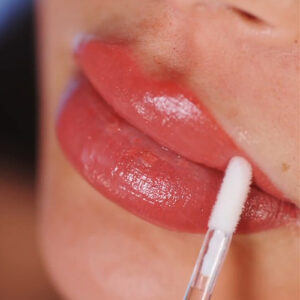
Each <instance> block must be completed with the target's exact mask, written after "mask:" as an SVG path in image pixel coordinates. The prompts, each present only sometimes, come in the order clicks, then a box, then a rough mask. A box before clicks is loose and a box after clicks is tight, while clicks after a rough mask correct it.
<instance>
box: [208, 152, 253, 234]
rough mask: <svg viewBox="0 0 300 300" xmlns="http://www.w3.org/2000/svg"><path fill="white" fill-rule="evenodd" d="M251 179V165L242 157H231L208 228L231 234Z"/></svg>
mask: <svg viewBox="0 0 300 300" xmlns="http://www.w3.org/2000/svg"><path fill="white" fill-rule="evenodd" d="M251 178H252V168H251V165H250V164H249V163H248V162H247V161H246V160H245V159H244V158H242V157H238V156H236V157H233V158H232V159H231V160H230V162H229V164H228V167H227V169H226V173H225V176H224V178H223V182H222V185H221V188H220V191H219V193H218V196H217V201H216V203H215V205H214V207H213V210H212V214H211V216H210V219H209V222H208V227H209V228H210V229H215V230H221V231H223V232H225V233H228V234H232V233H233V232H234V231H235V229H236V226H237V224H238V222H239V219H240V216H241V213H242V211H243V208H244V204H245V201H246V199H247V196H248V193H249V189H250V184H251Z"/></svg>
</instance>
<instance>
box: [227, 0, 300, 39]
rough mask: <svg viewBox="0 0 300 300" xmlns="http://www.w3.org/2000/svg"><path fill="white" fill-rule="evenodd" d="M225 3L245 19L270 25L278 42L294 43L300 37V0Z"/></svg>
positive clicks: (244, 0) (245, 0) (231, 1)
mask: <svg viewBox="0 0 300 300" xmlns="http://www.w3.org/2000/svg"><path fill="white" fill-rule="evenodd" d="M223 3H224V4H226V5H227V6H228V7H231V8H232V9H233V10H235V12H236V13H238V14H240V15H241V16H242V17H245V21H246V20H247V18H248V21H250V20H252V21H255V22H261V23H264V24H265V25H267V26H269V27H270V31H272V34H273V37H274V39H276V40H277V41H278V42H281V43H289V42H292V43H293V42H295V41H296V40H298V38H299V12H300V10H299V9H300V6H299V1H298V0H280V1H274V0H224V2H223Z"/></svg>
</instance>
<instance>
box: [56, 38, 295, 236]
mask: <svg viewBox="0 0 300 300" xmlns="http://www.w3.org/2000/svg"><path fill="white" fill-rule="evenodd" d="M76 60H77V63H78V65H79V66H80V68H81V70H82V72H83V74H84V76H85V77H86V78H87V79H88V80H87V79H85V78H81V79H80V80H79V81H78V83H77V85H76V87H75V88H74V89H73V90H72V92H71V93H69V96H68V99H67V101H66V102H65V103H64V105H63V108H62V110H61V112H60V115H59V117H58V121H57V134H58V138H59V141H60V143H61V145H62V148H63V150H64V151H65V153H66V155H67V157H68V158H69V159H70V161H71V162H72V163H73V164H74V166H75V167H76V168H77V169H78V171H79V172H80V173H81V174H82V175H83V177H84V178H85V179H86V180H88V181H89V182H90V183H91V184H92V185H93V186H94V187H95V188H96V189H97V190H98V191H100V192H101V193H102V194H103V195H105V196H106V197H107V198H109V199H111V200H112V201H114V202H116V203H117V204H119V205H120V206H122V207H124V208H125V209H127V210H128V211H130V212H132V213H134V214H135V215H137V216H139V217H142V218H143V219H145V220H147V221H150V222H151V223H154V224H157V225H160V226H163V227H167V228H169V229H173V230H179V231H188V232H204V231H205V230H206V228H207V222H208V218H209V215H210V212H211V208H212V205H213V204H214V201H215V198H216V194H217V191H218V189H219V186H220V183H221V180H222V176H223V171H224V169H225V167H226V165H227V163H228V161H229V159H230V158H231V157H232V156H235V155H240V156H244V157H246V158H247V159H248V160H249V161H250V162H251V163H252V164H253V171H254V183H255V184H254V185H253V186H252V188H251V192H250V194H249V198H248V200H247V203H246V207H245V209H244V212H243V215H242V219H241V222H240V224H239V226H238V231H239V232H243V233H250V232H257V231H261V230H267V229H270V228H274V227H277V226H280V225H284V224H287V223H289V222H291V221H292V220H295V219H297V217H298V214H299V211H298V208H297V207H296V206H295V205H294V204H292V203H290V202H288V201H286V199H284V197H283V195H282V194H281V193H280V191H278V190H277V189H276V188H275V187H274V186H273V185H272V184H271V182H270V181H269V180H268V178H267V177H266V176H265V175H264V174H263V173H262V172H261V171H260V170H259V168H258V167H257V166H255V164H254V163H253V161H252V160H251V159H250V158H249V157H247V155H245V153H244V152H243V151H241V150H240V149H238V147H237V146H236V145H235V144H234V143H233V141H232V140H231V139H230V138H229V137H228V136H227V135H226V134H225V132H224V131H223V130H222V128H221V127H220V126H219V125H218V124H217V122H216V121H215V120H214V119H213V117H212V116H211V115H210V113H209V111H207V109H206V108H205V107H204V106H203V104H202V103H201V102H200V101H199V100H198V99H197V98H196V97H195V96H194V95H193V94H192V93H191V92H190V91H188V90H187V89H185V88H184V87H181V86H179V85H177V84H176V83H173V82H169V81H158V80H155V79H154V78H150V77H149V76H147V74H145V73H144V72H143V71H142V69H141V68H140V67H139V65H138V64H137V63H136V60H135V59H134V56H133V55H132V53H131V52H130V51H129V49H128V47H127V46H124V45H117V44H109V43H103V42H101V41H98V40H93V39H90V40H88V41H85V42H83V43H82V44H81V45H80V47H78V49H77V51H76ZM100 95H101V96H100ZM104 100H105V101H104Z"/></svg>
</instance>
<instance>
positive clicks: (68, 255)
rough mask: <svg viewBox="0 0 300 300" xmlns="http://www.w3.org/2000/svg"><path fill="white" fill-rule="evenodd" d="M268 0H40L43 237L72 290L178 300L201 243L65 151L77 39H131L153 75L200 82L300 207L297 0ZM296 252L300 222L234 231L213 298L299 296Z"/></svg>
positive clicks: (62, 285) (72, 293)
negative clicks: (100, 181) (65, 99)
mask: <svg viewBox="0 0 300 300" xmlns="http://www.w3.org/2000/svg"><path fill="white" fill-rule="evenodd" d="M270 2H271V1H270V0H260V1H250V0H230V1H229V0H228V1H225V0H224V1H218V2H217V1H198V2H194V1H191V0H188V1H182V0H181V1H180V0H168V1H154V0H143V1H140V0H114V1H111V0H87V1H84V2H83V1H80V0H72V1H71V0H64V1H61V0H51V1H50V0H48V1H43V2H40V5H39V14H38V21H39V23H38V24H39V37H40V47H39V50H40V51H39V53H40V62H41V81H40V82H41V86H42V89H41V94H42V103H41V121H42V123H41V131H40V132H41V134H40V144H41V150H40V154H41V155H40V177H39V178H40V184H39V198H40V239H41V246H42V249H43V253H44V257H45V260H46V263H47V266H48V270H49V272H50V273H51V275H52V278H53V280H54V282H55V284H56V286H57V287H58V289H59V290H60V291H61V293H62V295H64V296H65V297H66V298H67V299H72V300H77V299H78V300H79V299H81V300H82V299H87V300H94V299H99V297H100V298H101V299H111V300H116V299H122V300H123V299H158V300H163V299H182V296H183V293H184V290H185V287H186V284H187V283H188V280H189V276H190V274H191V271H192V269H193V265H194V262H195V258H196V256H197V254H198V251H199V248H200V245H201V242H202V237H201V236H199V235H192V234H184V233H177V232H171V231H167V230H165V229H162V228H158V227H156V226H153V225H151V224H148V223H146V222H144V221H142V220H140V219H138V218H136V217H135V216H132V215H130V214H129V213H127V212H126V211H124V210H123V209H121V208H119V207H117V206H116V205H114V204H112V203H110V202H109V201H107V200H106V199H104V197H103V196H101V195H99V193H97V192H96V191H95V190H94V189H93V188H92V187H90V186H89V185H88V184H87V183H86V182H85V181H84V180H83V179H82V178H81V177H80V176H79V175H78V174H77V172H76V171H75V170H74V169H73V167H72V166H71V165H70V164H69V163H68V161H67V160H66V159H65V157H64V156H63V154H62V152H61V150H60V148H59V145H58V142H57V139H56V136H55V131H54V126H55V114H56V110H57V106H58V102H59V99H60V98H61V94H62V93H63V91H64V89H65V86H66V85H67V83H68V81H69V80H70V78H71V77H72V75H73V73H74V72H75V71H76V66H75V64H74V61H73V58H72V45H73V43H74V38H75V37H76V36H77V34H78V33H83V32H87V33H95V34H97V35H99V36H100V37H104V38H106V37H109V38H113V39H116V40H119V39H121V40H129V41H131V47H132V48H133V50H134V51H135V52H136V54H137V55H138V57H139V60H140V63H141V64H142V65H143V66H144V68H145V69H146V70H147V72H149V73H150V74H152V75H153V76H158V77H161V78H172V79H173V80H176V81H178V82H180V83H184V84H185V85H187V86H188V87H190V88H191V89H193V91H195V93H196V94H197V95H198V97H199V99H201V101H203V103H204V104H205V105H206V106H207V107H208V108H209V109H210V111H211V112H212V113H213V115H214V116H215V117H216V119H217V121H218V122H219V123H220V124H221V125H222V126H223V128H224V129H225V131H226V132H227V133H228V134H229V135H230V136H231V137H232V138H233V139H234V141H235V142H236V143H237V144H238V145H239V146H240V147H241V148H242V149H244V150H245V151H246V152H247V153H248V154H249V155H250V156H251V157H252V158H253V159H254V160H255V161H256V162H257V164H258V165H259V166H260V168H261V169H262V170H263V171H264V172H265V173H266V174H267V175H268V176H269V177H270V179H271V180H272V181H273V183H274V184H275V185H276V186H277V187H278V188H279V189H280V190H281V191H282V192H283V193H284V195H286V196H287V197H289V198H290V199H291V200H292V201H294V203H296V204H297V205H299V204H300V198H299V176H300V171H299V165H300V164H299V155H298V153H299V103H300V99H299V43H298V36H299V23H298V22H297V20H298V18H299V9H298V8H299V7H298V6H299V1H297V0H295V1H293V0H282V1H276V2H275V3H274V2H273V1H272V3H270ZM245 12H246V13H247V14H245ZM249 14H251V15H253V16H255V17H249ZM228 33H230V34H228ZM299 254H300V252H299V230H298V227H297V226H296V225H290V226H286V227H282V228H278V229H274V230H270V231H267V232H261V233H256V234H252V235H244V236H242V235H240V236H236V237H235V238H234V241H233V244H232V247H231V250H230V253H229V256H228V259H227V260H226V263H225V265H224V269H223V270H222V274H221V276H220V278H219V281H218V284H217V287H216V292H215V295H214V299H216V300H217V299H223V300H227V299H228V300H229V299H231V300H235V299H236V300H238V299H244V300H248V299H249V300H250V299H256V300H262V299H264V300H266V299H267V300H268V299H270V300H271V299H272V300H282V299H286V296H287V295H289V296H288V297H289V299H291V300H296V299H298V298H299V295H300V291H299V283H300V278H299V264H300V261H299Z"/></svg>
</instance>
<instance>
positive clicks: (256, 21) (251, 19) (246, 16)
mask: <svg viewBox="0 0 300 300" xmlns="http://www.w3.org/2000/svg"><path fill="white" fill-rule="evenodd" d="M230 9H231V10H232V11H233V12H234V13H235V14H236V15H238V16H239V17H240V18H241V19H242V20H243V21H246V22H248V23H251V24H252V25H257V26H266V25H267V26H270V24H268V23H267V22H265V21H264V20H262V19H260V18H259V17H257V16H255V15H253V14H252V13H250V12H248V11H245V10H243V9H240V8H236V7H231V8H230Z"/></svg>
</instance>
